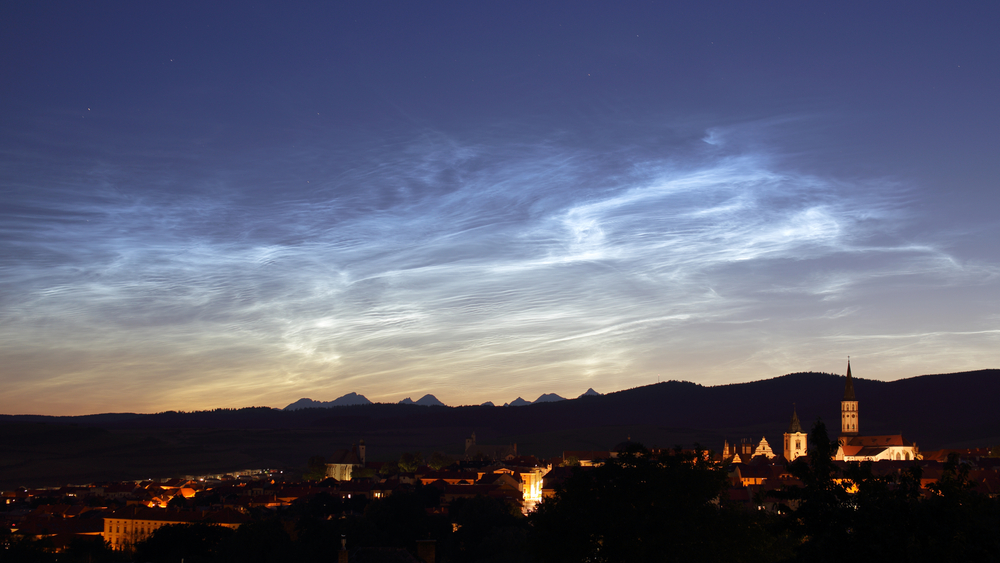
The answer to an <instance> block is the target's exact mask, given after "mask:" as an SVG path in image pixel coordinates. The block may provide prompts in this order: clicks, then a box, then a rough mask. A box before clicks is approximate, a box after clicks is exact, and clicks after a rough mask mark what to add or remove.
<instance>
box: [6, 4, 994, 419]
mask: <svg viewBox="0 0 1000 563" xmlns="http://www.w3.org/2000/svg"><path fill="white" fill-rule="evenodd" d="M2 15H3V17H2V18H0V20H2V22H3V23H2V26H3V31H2V33H0V65H2V66H0V69H2V75H3V76H4V77H5V78H4V80H2V81H0V100H2V103H0V197H2V205H0V364H2V365H3V366H4V367H3V368H2V372H3V376H2V377H3V386H4V392H3V394H2V396H0V412H3V413H11V414H19V413H40V414H84V413H93V412H108V411H137V412H155V411H163V410H168V409H184V410H192V409H203V408H214V407H239V406H249V405H269V406H276V407H281V406H284V405H286V404H288V403H291V402H293V401H294V400H296V399H298V398H300V397H311V398H313V399H316V400H332V399H334V398H336V397H338V396H340V395H343V394H345V393H348V392H351V391H355V392H358V393H361V394H364V395H366V396H367V397H368V398H369V399H372V400H374V401H386V402H395V401H398V400H400V399H402V398H403V397H405V396H411V397H414V398H416V397H419V396H422V395H423V394H425V393H433V394H434V395H436V396H437V397H438V398H439V399H441V400H442V401H444V402H445V403H447V404H452V405H457V404H478V403H482V402H484V401H493V402H495V403H498V404H499V403H503V402H508V401H511V400H513V399H514V398H515V397H517V396H523V397H525V398H528V399H533V398H535V397H537V396H538V395H540V394H542V393H549V392H554V393H559V394H561V395H563V396H576V395H578V394H580V393H582V392H583V391H585V390H586V389H587V388H588V387H593V388H595V389H597V390H598V391H602V392H607V391H613V390H617V389H622V388H628V387H635V386H638V385H644V384H648V383H654V382H655V381H656V380H657V378H659V379H662V380H665V379H684V380H689V381H696V382H699V383H704V384H720V383H731V382H739V381H749V380H755V379H762V378H768V377H773V376H777V375H781V374H784V373H788V372H794V371H809V370H812V371H838V372H839V371H842V369H843V368H844V365H845V360H846V357H847V356H848V355H850V356H851V357H852V362H853V364H854V366H855V367H854V369H855V374H856V375H857V376H859V377H865V378H873V379H882V380H893V379H898V378H901V377H910V376H915V375H921V374H926V373H939V372H952V371H962V370H967V369H979V368H991V367H997V360H998V353H997V350H998V349H1000V255H998V251H997V244H996V241H997V240H1000V223H998V219H997V209H1000V189H998V188H1000V186H998V182H997V178H998V173H1000V158H998V157H997V147H998V139H997V135H998V134H997V131H1000V109H998V104H997V103H996V100H997V99H1000V66H998V65H997V64H996V61H997V60H1000V45H998V44H997V42H996V41H995V37H994V35H995V31H994V30H995V29H996V24H998V23H1000V17H998V16H1000V8H998V7H997V6H995V5H993V4H990V3H974V2H969V3H962V2H959V3H952V4H947V5H942V4H938V3H919V2H917V3H870V2H869V3H864V2H858V3H843V2H838V3H832V2H830V3H811V4H809V5H803V4H802V3H795V2H785V3H781V2H778V3H770V4H768V5H767V6H766V7H761V6H752V5H750V4H749V3H742V2H734V3H711V4H710V3H694V2H690V3H685V2H680V3H678V2H671V3H658V2H642V3H640V2H635V3H625V4H622V5H617V4H616V5H615V6H611V5H610V4H606V3H598V2H591V3H588V2H566V3H559V2H552V3H546V7H539V6H536V5H534V3H528V2H524V3H518V2H504V3H468V2H456V3H433V4H419V5H418V4H412V3H396V2H358V3H352V2H344V3H337V5H336V6H326V5H322V4H320V3H280V4H279V3H264V4H263V7H253V8H251V7H246V6H244V5H243V4H242V3H231V4H226V3H219V4H213V5H212V6H208V7H206V6H202V3H194V2H190V3H184V2H181V3H176V4H173V5H170V6H164V5H161V4H159V3H142V2H121V3H102V4H101V5H99V6H93V5H65V4H63V3H56V2H36V3H31V4H23V5H13V6H5V7H4V8H2Z"/></svg>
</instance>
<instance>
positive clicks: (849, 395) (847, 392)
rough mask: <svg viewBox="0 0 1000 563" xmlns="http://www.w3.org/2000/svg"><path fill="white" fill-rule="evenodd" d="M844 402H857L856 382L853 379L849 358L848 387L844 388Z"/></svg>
mask: <svg viewBox="0 0 1000 563" xmlns="http://www.w3.org/2000/svg"><path fill="white" fill-rule="evenodd" d="M844 400H845V401H857V398H855V396H854V380H853V379H851V359H850V358H847V385H845V386H844Z"/></svg>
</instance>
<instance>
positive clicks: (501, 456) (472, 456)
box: [465, 432, 517, 461]
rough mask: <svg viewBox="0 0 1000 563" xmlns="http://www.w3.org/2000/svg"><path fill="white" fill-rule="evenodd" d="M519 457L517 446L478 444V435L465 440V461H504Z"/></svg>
mask: <svg viewBox="0 0 1000 563" xmlns="http://www.w3.org/2000/svg"><path fill="white" fill-rule="evenodd" d="M512 457H517V444H512V445H509V446H487V445H482V444H477V443H476V433H475V432H473V433H472V436H470V437H468V438H466V439H465V459H468V460H485V461H504V460H506V459H510V458H512Z"/></svg>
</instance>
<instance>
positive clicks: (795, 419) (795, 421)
mask: <svg viewBox="0 0 1000 563" xmlns="http://www.w3.org/2000/svg"><path fill="white" fill-rule="evenodd" d="M796 432H802V424H800V423H799V413H798V412H796V411H795V404H794V403H793V404H792V423H791V424H789V425H788V433H789V434H794V433H796Z"/></svg>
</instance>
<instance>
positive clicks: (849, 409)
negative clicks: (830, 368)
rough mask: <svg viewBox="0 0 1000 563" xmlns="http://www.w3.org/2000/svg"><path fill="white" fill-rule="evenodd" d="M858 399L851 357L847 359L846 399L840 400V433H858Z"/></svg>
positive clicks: (843, 434)
mask: <svg viewBox="0 0 1000 563" xmlns="http://www.w3.org/2000/svg"><path fill="white" fill-rule="evenodd" d="M858 427H859V422H858V399H857V397H855V396H854V380H853V379H852V378H851V359H850V358H848V359H847V384H846V385H844V400H843V401H841V402H840V435H841V436H857V435H858Z"/></svg>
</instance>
